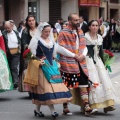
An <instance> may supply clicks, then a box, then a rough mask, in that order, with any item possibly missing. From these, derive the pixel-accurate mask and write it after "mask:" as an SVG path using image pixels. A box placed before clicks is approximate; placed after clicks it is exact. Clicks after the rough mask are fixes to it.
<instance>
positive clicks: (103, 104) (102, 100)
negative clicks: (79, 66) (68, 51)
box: [85, 20, 115, 113]
mask: <svg viewBox="0 0 120 120" xmlns="http://www.w3.org/2000/svg"><path fill="white" fill-rule="evenodd" d="M88 26H89V32H87V33H85V38H86V44H87V48H88V56H86V62H87V68H88V72H89V78H90V80H91V81H92V82H93V83H96V87H92V86H91V90H90V93H89V101H90V104H91V107H92V108H104V112H105V113H107V112H108V111H113V110H115V108H114V104H115V94H114V89H113V86H112V82H111V79H110V77H109V75H108V72H107V70H106V68H105V66H104V64H103V49H102V43H103V38H102V37H101V35H99V34H97V32H98V29H99V24H98V21H97V20H92V21H90V22H89V24H88Z"/></svg>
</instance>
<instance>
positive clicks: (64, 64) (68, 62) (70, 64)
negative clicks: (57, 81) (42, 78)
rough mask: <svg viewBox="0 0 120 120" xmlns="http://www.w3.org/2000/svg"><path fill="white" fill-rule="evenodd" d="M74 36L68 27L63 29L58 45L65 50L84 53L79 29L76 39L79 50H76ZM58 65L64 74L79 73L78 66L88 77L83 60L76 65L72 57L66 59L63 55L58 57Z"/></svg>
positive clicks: (84, 42)
mask: <svg viewBox="0 0 120 120" xmlns="http://www.w3.org/2000/svg"><path fill="white" fill-rule="evenodd" d="M76 37H77V36H76V34H75V33H74V32H73V30H72V28H71V27H70V26H69V25H68V26H67V27H66V28H65V29H63V30H61V32H60V33H59V36H58V41H57V42H58V44H59V45H61V46H63V47H65V48H66V49H67V50H69V51H71V52H73V53H75V54H76V53H77V54H79V55H80V54H82V53H83V51H84V48H85V47H86V41H85V38H84V33H83V32H82V30H81V29H78V38H79V49H78V50H77V49H76ZM60 65H61V71H63V72H66V73H73V74H74V73H80V69H79V65H80V66H81V68H82V70H83V71H84V73H85V74H86V75H87V76H88V70H87V66H86V62H85V60H84V61H82V62H80V63H78V62H77V61H76V60H75V59H74V58H72V57H66V56H63V55H60Z"/></svg>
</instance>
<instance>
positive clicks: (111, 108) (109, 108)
mask: <svg viewBox="0 0 120 120" xmlns="http://www.w3.org/2000/svg"><path fill="white" fill-rule="evenodd" d="M114 110H115V107H114V106H109V107H106V108H104V109H103V111H104V113H107V112H109V111H114Z"/></svg>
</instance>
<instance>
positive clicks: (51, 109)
mask: <svg viewBox="0 0 120 120" xmlns="http://www.w3.org/2000/svg"><path fill="white" fill-rule="evenodd" d="M48 107H49V108H50V111H51V114H53V113H54V112H55V108H54V106H53V105H48Z"/></svg>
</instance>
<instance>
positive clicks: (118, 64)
mask: <svg viewBox="0 0 120 120" xmlns="http://www.w3.org/2000/svg"><path fill="white" fill-rule="evenodd" d="M114 54H115V55H116V56H117V59H116V60H115V61H114V63H113V64H112V65H111V68H112V73H110V78H111V80H112V83H113V86H114V89H115V93H116V103H117V104H120V53H114Z"/></svg>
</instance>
